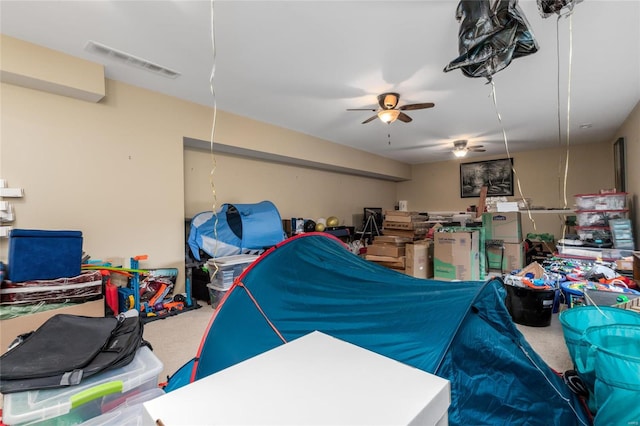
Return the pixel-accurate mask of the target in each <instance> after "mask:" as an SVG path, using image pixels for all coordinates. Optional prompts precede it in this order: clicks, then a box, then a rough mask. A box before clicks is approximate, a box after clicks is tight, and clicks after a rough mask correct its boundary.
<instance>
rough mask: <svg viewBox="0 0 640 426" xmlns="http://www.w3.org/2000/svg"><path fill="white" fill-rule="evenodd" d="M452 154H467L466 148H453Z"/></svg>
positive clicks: (459, 155) (459, 156)
mask: <svg viewBox="0 0 640 426" xmlns="http://www.w3.org/2000/svg"><path fill="white" fill-rule="evenodd" d="M453 155H455V156H456V157H457V158H462V157H464V156H466V155H467V149H466V148H462V149H454V150H453Z"/></svg>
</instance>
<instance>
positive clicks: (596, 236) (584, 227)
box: [575, 192, 629, 247]
mask: <svg viewBox="0 0 640 426" xmlns="http://www.w3.org/2000/svg"><path fill="white" fill-rule="evenodd" d="M575 199H576V206H577V208H578V209H577V210H576V219H577V224H578V226H577V228H576V229H577V230H578V235H579V236H580V239H581V240H583V241H584V242H585V243H587V244H595V245H600V246H601V247H612V246H614V244H613V243H614V241H613V238H612V235H611V229H610V221H611V220H617V219H627V217H628V214H629V210H628V209H627V193H626V192H616V193H611V194H578V195H576V196H575Z"/></svg>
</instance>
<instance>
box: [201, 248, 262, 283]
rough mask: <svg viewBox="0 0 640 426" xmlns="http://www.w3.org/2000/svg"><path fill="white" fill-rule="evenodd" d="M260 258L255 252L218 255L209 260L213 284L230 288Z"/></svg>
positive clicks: (208, 267) (210, 276)
mask: <svg viewBox="0 0 640 426" xmlns="http://www.w3.org/2000/svg"><path fill="white" fill-rule="evenodd" d="M257 258H258V256H257V255H253V254H238V255H235V256H225V257H216V258H213V259H209V260H208V261H207V269H208V270H209V279H210V280H211V284H214V285H215V286H216V287H218V288H220V289H222V290H228V289H229V288H230V287H231V285H232V284H233V281H234V280H235V279H236V278H238V276H240V274H242V272H243V271H244V270H245V269H246V268H247V267H248V266H249V265H251V263H253V262H254V261H255V260H256V259H257Z"/></svg>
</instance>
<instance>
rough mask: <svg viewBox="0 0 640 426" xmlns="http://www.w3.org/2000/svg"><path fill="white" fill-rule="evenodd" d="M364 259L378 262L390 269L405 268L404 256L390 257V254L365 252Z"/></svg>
mask: <svg viewBox="0 0 640 426" xmlns="http://www.w3.org/2000/svg"><path fill="white" fill-rule="evenodd" d="M364 258H365V259H366V260H368V261H370V262H376V263H379V264H380V265H382V266H385V267H387V268H392V269H404V268H405V257H404V256H402V257H390V256H376V255H373V254H367V255H365V257H364Z"/></svg>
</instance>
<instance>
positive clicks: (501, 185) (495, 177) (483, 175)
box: [460, 158, 513, 198]
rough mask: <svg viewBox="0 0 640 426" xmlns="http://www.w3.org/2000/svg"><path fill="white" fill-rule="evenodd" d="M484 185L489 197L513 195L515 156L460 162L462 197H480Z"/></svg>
mask: <svg viewBox="0 0 640 426" xmlns="http://www.w3.org/2000/svg"><path fill="white" fill-rule="evenodd" d="M483 186H486V187H487V197H501V196H504V197H506V196H511V195H513V158H503V159H500V160H489V161H477V162H475V163H463V164H460V197H461V198H471V197H479V196H480V190H481V189H482V187H483Z"/></svg>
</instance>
